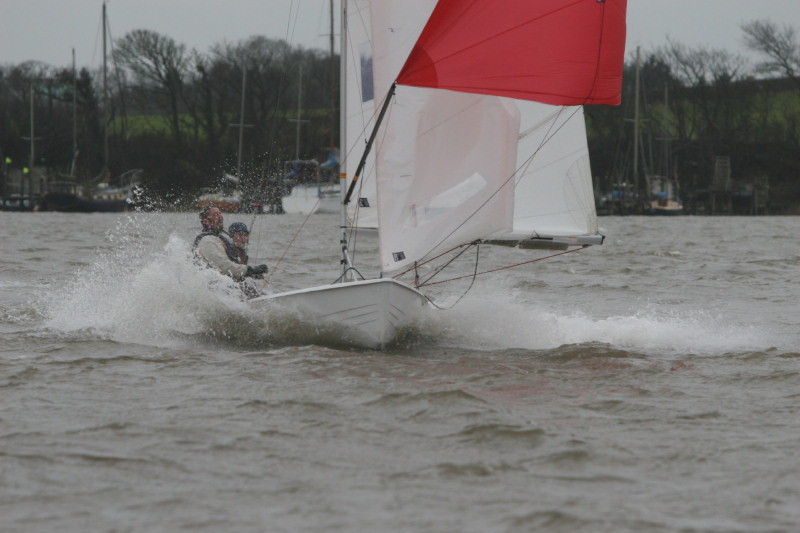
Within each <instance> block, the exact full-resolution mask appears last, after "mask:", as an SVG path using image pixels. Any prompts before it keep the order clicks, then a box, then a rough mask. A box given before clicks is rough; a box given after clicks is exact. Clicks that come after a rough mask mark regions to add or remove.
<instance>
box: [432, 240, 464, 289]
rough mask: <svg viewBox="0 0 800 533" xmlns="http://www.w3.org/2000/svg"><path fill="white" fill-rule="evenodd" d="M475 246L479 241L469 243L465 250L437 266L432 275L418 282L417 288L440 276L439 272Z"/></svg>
mask: <svg viewBox="0 0 800 533" xmlns="http://www.w3.org/2000/svg"><path fill="white" fill-rule="evenodd" d="M473 246H478V244H477V243H470V244H469V246H466V247H465V248H464V249H463V250H461V251H460V252H458V253H457V254H456V255H454V256H453V257H452V258H451V259H450V260H449V261H447V262H446V263H444V264H443V265H441V266H439V267H436V269H435V271H434V272H433V274H431V275H430V276H428V279H426V280H425V281H423V282H422V283H420V284H418V286H417V288H419V287H423V286H425V285H427V284H428V283H430V281H431V280H432V279H433V278H435V277H436V276H438V275H439V274H441V273H442V272H443V271H444V269H445V268H447V267H448V266H450V265H451V264H452V263H453V262H454V261H455V260H456V259H458V258H459V257H461V256H462V255H464V254H465V253H466V252H467V251H468V250H469V249H470V248H472V247H473Z"/></svg>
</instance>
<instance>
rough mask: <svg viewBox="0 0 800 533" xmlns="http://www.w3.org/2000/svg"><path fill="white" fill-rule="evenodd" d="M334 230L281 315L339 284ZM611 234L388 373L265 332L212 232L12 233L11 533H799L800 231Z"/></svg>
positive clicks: (641, 227) (352, 355)
mask: <svg viewBox="0 0 800 533" xmlns="http://www.w3.org/2000/svg"><path fill="white" fill-rule="evenodd" d="M234 220H243V221H245V222H247V223H248V225H249V224H250V223H251V221H252V219H251V218H250V217H236V216H232V217H228V219H227V220H226V222H232V221H234ZM301 221H302V219H301V218H299V217H291V216H284V217H272V216H262V217H259V219H258V222H257V223H256V227H255V229H256V231H255V232H254V234H253V235H252V237H251V256H255V257H254V261H256V262H262V261H265V262H268V263H269V264H271V265H274V264H275V262H276V260H277V258H278V257H279V256H280V255H281V254H282V252H283V250H284V248H285V246H286V245H287V244H288V242H289V241H290V240H291V239H292V237H293V235H294V231H295V230H296V229H297V227H298V225H299V224H300V222H301ZM336 222H337V220H336V217H327V216H318V217H314V218H312V219H311V220H310V221H309V223H308V224H307V225H306V227H305V228H304V230H303V232H302V233H301V234H300V236H299V237H298V240H297V244H296V245H295V246H294V247H293V248H292V250H291V251H290V253H289V255H288V256H287V259H286V260H284V262H283V263H282V265H281V267H282V269H281V270H278V271H276V272H275V274H274V277H273V278H272V286H273V287H274V288H275V289H288V288H296V287H303V286H308V285H311V284H317V283H320V282H329V281H332V280H333V279H335V278H336V276H337V268H338V264H337V262H338V257H337V245H336V243H335V242H333V239H331V237H333V236H334V232H333V230H332V229H331V227H332V225H335V223H336ZM601 224H602V225H603V226H604V229H605V231H606V234H607V235H608V236H609V237H608V239H607V242H606V244H605V245H603V246H602V247H594V248H591V249H588V250H584V251H581V252H578V253H573V254H569V255H567V256H564V257H561V258H555V259H552V260H549V261H545V262H539V263H534V264H531V265H527V266H525V267H521V268H518V269H513V270H504V271H500V272H496V273H493V274H489V275H486V276H482V277H479V278H478V280H477V281H476V283H475V286H474V287H473V288H472V290H471V291H470V292H468V293H467V295H466V296H465V297H464V298H463V300H461V301H460V302H459V303H458V305H456V307H455V308H454V309H452V310H450V311H446V312H437V313H431V314H430V316H427V317H425V320H424V321H423V323H421V324H420V325H419V326H418V327H416V328H414V329H413V330H412V331H410V332H408V333H407V334H406V335H405V336H404V337H403V339H402V341H401V342H400V343H398V344H397V345H395V346H392V347H390V348H389V349H388V350H387V351H386V352H372V351H364V350H353V349H348V348H345V347H342V346H340V344H339V343H338V340H337V338H336V336H335V335H331V334H329V333H319V332H317V331H316V330H315V328H314V327H313V326H309V325H305V324H303V323H300V322H298V320H297V319H296V318H295V317H292V316H285V315H281V314H280V313H277V312H276V313H270V314H268V315H267V316H259V315H255V314H253V313H252V312H251V311H250V310H249V309H248V308H247V306H246V304H244V303H242V302H240V301H239V300H238V298H237V297H236V295H235V292H234V291H233V290H232V289H231V288H230V287H228V286H226V284H225V283H224V280H222V279H220V278H219V277H217V276H215V275H214V274H212V273H210V272H208V271H206V272H200V271H198V270H197V269H196V268H195V267H194V266H193V265H192V263H191V260H190V259H189V253H188V249H189V244H190V242H191V240H192V238H193V236H194V234H195V228H196V226H197V218H196V216H195V215H193V214H124V215H100V214H95V215H77V214H58V213H0V226H1V227H2V228H3V231H2V235H0V252H1V253H2V255H1V257H0V530H2V531H3V532H30V531H59V532H84V531H109V532H110V531H115V532H127V531H131V532H132V531H180V530H190V531H209V532H211V531H214V532H216V531H225V532H240V531H241V532H250V531H253V532H256V531H269V532H295V531H320V532H322V531H325V532H328V531H347V532H350V531H393V532H394V531H398V532H406V531H407V532H420V531H426V532H427V531H435V532H439V531H469V532H489V531H492V532H495V531H500V532H505V531H508V532H517V531H537V532H539V531H547V532H550V531H564V532H576V531H585V532H621V531H622V532H624V531H636V532H639V531H642V532H672V531H676V532H677V531H681V532H784V531H785V532H792V531H798V530H800V504H799V503H798V502H800V451H799V450H800V446H798V442H800V303H798V302H800V285H799V284H800V244H799V242H798V237H797V236H798V234H800V218H690V217H686V218H672V219H658V218H635V217H631V218H603V219H601ZM362 244H365V245H366V246H365V249H367V250H368V249H370V248H374V246H375V244H374V243H371V242H369V241H367V240H364V241H363V242H362ZM530 257H531V256H530V254H529V253H525V252H520V251H517V250H505V249H488V248H486V247H484V248H482V249H481V255H480V268H479V270H484V269H491V268H494V267H496V266H499V265H503V264H509V263H515V262H519V261H524V260H527V259H529V258H530ZM362 259H363V260H367V255H366V254H364V255H360V256H359V257H357V260H358V261H359V264H361V260H362ZM373 266H374V265H373ZM370 268H371V267H370V265H369V264H368V265H367V266H366V267H365V270H367V271H370V272H371V270H370ZM472 268H473V265H472V264H470V263H467V262H465V264H464V265H462V266H461V270H462V271H464V272H471V271H472ZM459 283H463V284H461V285H457V284H454V285H455V287H454V293H455V295H456V296H458V295H460V294H461V293H462V292H463V290H464V289H466V286H467V285H468V283H469V280H467V281H465V282H459ZM445 287H446V285H445ZM437 291H438V287H437ZM438 292H439V297H440V301H445V302H447V301H450V302H452V301H454V297H452V298H450V299H449V300H448V298H447V296H446V295H445V294H444V292H441V291H438Z"/></svg>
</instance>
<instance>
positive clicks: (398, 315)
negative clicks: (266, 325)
mask: <svg viewBox="0 0 800 533" xmlns="http://www.w3.org/2000/svg"><path fill="white" fill-rule="evenodd" d="M250 305H252V306H254V307H256V308H258V307H272V306H275V305H280V306H285V307H287V308H290V309H292V310H295V311H297V312H299V313H300V314H301V315H302V316H303V317H304V318H306V317H307V318H309V319H311V320H312V321H314V322H315V324H316V325H318V326H324V327H334V326H335V327H336V329H337V331H339V332H341V338H342V339H343V340H346V342H348V343H352V344H353V345H355V346H361V347H366V348H383V347H384V346H385V345H387V344H390V343H391V342H392V341H394V340H395V338H396V337H397V334H398V332H400V330H402V329H403V328H404V327H406V326H409V325H411V324H412V323H413V322H414V321H415V320H416V319H417V318H418V316H419V315H420V313H421V312H422V309H423V308H424V307H425V306H426V305H428V303H427V299H426V298H425V296H424V295H423V294H422V293H421V292H419V291H417V290H416V289H413V288H411V287H409V286H408V285H405V284H403V283H400V282H398V281H395V280H393V279H390V278H386V279H374V280H363V281H353V282H347V283H336V284H332V285H322V286H320V287H312V288H309V289H301V290H297V291H291V292H284V293H280V294H272V295H267V296H261V297H258V298H254V299H252V300H250Z"/></svg>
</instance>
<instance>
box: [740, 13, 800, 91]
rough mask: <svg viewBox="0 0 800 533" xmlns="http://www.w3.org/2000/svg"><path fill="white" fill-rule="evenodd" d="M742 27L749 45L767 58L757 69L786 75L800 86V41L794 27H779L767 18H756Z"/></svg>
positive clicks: (762, 71) (766, 72)
mask: <svg viewBox="0 0 800 533" xmlns="http://www.w3.org/2000/svg"><path fill="white" fill-rule="evenodd" d="M741 28H742V31H743V32H744V34H745V37H744V41H745V43H746V44H747V46H749V47H750V48H753V49H754V50H755V51H756V52H758V53H760V54H761V55H763V56H765V57H766V58H767V60H766V61H762V62H761V63H759V64H758V65H756V71H757V72H759V73H763V74H778V75H783V76H786V77H788V78H791V79H792V80H794V82H795V83H796V84H797V85H798V88H800V42H798V40H797V38H796V34H795V31H794V28H792V27H791V26H789V25H784V26H783V27H782V28H778V26H777V24H773V23H772V22H769V21H767V20H754V21H752V22H748V23H746V24H742V26H741Z"/></svg>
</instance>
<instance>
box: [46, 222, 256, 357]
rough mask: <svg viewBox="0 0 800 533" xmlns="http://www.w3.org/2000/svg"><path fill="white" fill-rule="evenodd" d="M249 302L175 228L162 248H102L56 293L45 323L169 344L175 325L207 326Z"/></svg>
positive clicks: (183, 330) (186, 328)
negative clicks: (202, 262)
mask: <svg viewBox="0 0 800 533" xmlns="http://www.w3.org/2000/svg"><path fill="white" fill-rule="evenodd" d="M243 306H244V304H243V303H242V302H241V300H240V298H239V296H238V290H237V288H236V287H235V285H233V283H232V281H231V280H230V278H227V277H226V276H223V275H221V274H219V273H216V272H214V271H213V270H210V269H201V268H198V267H197V266H196V265H195V264H194V262H193V257H192V253H191V250H190V249H189V245H188V243H186V242H185V241H184V240H182V239H181V238H179V237H177V236H175V235H172V236H170V237H169V239H168V242H167V244H166V246H164V247H163V249H161V250H157V249H156V250H150V251H149V252H148V251H146V250H143V249H142V247H141V246H138V245H135V244H131V243H126V244H123V245H122V246H120V247H119V248H117V249H115V250H114V251H113V252H111V253H109V254H106V255H100V256H99V257H98V258H97V261H96V262H95V263H93V264H92V265H91V266H89V267H88V268H86V269H84V270H82V271H79V272H77V273H76V277H75V280H74V281H73V282H72V283H69V284H67V285H66V286H65V287H64V288H62V289H61V290H59V291H56V292H55V293H53V294H52V295H51V296H50V298H49V304H48V307H49V309H48V313H47V315H48V317H49V320H48V322H47V326H48V327H50V328H52V329H54V330H56V331H60V332H63V333H74V332H80V331H87V332H90V334H91V335H93V336H100V337H102V338H108V339H112V340H115V341H118V342H137V343H144V344H156V345H163V343H165V342H168V341H169V340H171V339H173V338H175V336H176V335H175V334H176V333H180V334H195V333H201V332H203V331H205V330H206V329H207V328H206V324H207V323H208V321H209V320H213V318H214V317H216V316H220V315H224V314H226V313H231V312H236V311H237V310H241V309H242V308H243Z"/></svg>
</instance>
